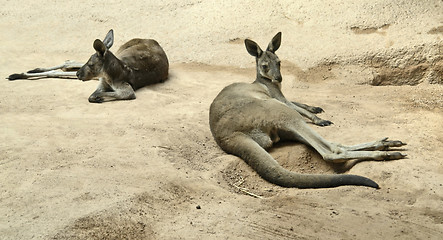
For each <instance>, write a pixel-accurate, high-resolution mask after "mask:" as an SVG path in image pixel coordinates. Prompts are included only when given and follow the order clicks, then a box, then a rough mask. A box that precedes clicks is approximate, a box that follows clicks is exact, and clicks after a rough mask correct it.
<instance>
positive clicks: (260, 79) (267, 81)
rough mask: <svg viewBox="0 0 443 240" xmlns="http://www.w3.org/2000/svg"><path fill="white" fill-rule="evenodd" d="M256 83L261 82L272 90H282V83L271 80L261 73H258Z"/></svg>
mask: <svg viewBox="0 0 443 240" xmlns="http://www.w3.org/2000/svg"><path fill="white" fill-rule="evenodd" d="M254 83H261V84H263V85H265V86H266V87H267V88H268V89H269V90H270V91H271V90H277V91H279V92H281V83H279V82H274V81H271V80H270V79H268V78H265V77H262V76H261V75H258V74H257V78H256V79H255V81H254Z"/></svg>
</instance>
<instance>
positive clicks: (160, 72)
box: [77, 29, 169, 103]
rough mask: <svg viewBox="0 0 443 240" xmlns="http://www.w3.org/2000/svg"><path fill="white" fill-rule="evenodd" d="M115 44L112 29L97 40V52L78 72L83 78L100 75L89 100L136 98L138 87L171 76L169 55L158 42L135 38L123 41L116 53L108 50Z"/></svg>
mask: <svg viewBox="0 0 443 240" xmlns="http://www.w3.org/2000/svg"><path fill="white" fill-rule="evenodd" d="M113 43H114V33H113V31H112V29H111V30H110V31H109V32H108V34H106V37H105V39H104V40H103V41H101V40H99V39H96V40H95V41H94V44H93V47H94V49H95V51H96V53H95V54H93V55H92V56H91V57H90V58H89V60H88V62H86V64H85V65H83V67H81V68H80V70H78V71H77V77H78V78H79V79H80V80H82V81H87V80H91V79H93V78H96V77H98V78H99V81H100V82H99V84H98V87H97V90H95V92H93V93H92V95H91V96H90V97H89V99H88V100H89V102H92V103H101V102H104V101H112V100H130V99H135V92H134V91H135V90H137V89H139V88H141V87H144V86H147V85H149V84H154V83H159V82H163V81H165V80H166V79H167V78H168V69H169V62H168V58H167V57H166V54H165V52H164V51H163V49H162V48H161V47H160V45H159V44H158V42H157V41H155V40H152V39H139V38H134V39H132V40H130V41H129V42H127V43H125V44H123V46H121V47H120V48H119V50H118V51H117V53H116V54H115V55H114V54H113V53H112V52H111V51H109V48H111V47H112V44H113Z"/></svg>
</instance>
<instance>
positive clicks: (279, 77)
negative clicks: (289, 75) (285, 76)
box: [274, 75, 282, 83]
mask: <svg viewBox="0 0 443 240" xmlns="http://www.w3.org/2000/svg"><path fill="white" fill-rule="evenodd" d="M274 81H276V82H279V83H280V82H281V81H282V77H281V75H278V76H275V77H274Z"/></svg>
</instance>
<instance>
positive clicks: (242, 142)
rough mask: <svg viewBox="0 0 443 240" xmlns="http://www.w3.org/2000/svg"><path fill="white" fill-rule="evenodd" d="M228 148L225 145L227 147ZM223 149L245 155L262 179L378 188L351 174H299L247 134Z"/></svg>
mask: <svg viewBox="0 0 443 240" xmlns="http://www.w3.org/2000/svg"><path fill="white" fill-rule="evenodd" d="M225 148H226V149H225ZM225 148H224V150H225V151H226V152H228V153H231V154H234V155H236V156H238V157H240V158H242V159H243V160H244V161H245V162H246V163H248V164H249V166H251V167H252V168H253V169H254V170H255V171H256V172H257V173H258V174H259V175H260V176H261V177H262V178H263V179H265V180H266V181H268V182H271V183H273V184H276V185H279V186H282V187H295V188H331V187H338V186H343V185H357V186H367V187H372V188H379V186H378V184H377V183H376V182H374V181H372V180H371V179H369V178H365V177H362V176H357V175H349V174H327V175H323V174H299V173H294V172H291V171H288V170H286V169H284V168H283V167H282V166H280V164H279V163H278V162H277V161H276V160H275V159H274V158H273V157H272V156H271V155H270V154H269V153H268V152H267V151H266V150H265V149H263V148H262V147H261V146H260V145H258V144H257V143H256V142H255V141H254V140H253V139H251V138H249V137H248V136H246V135H239V136H236V137H235V139H231V141H230V144H229V145H225Z"/></svg>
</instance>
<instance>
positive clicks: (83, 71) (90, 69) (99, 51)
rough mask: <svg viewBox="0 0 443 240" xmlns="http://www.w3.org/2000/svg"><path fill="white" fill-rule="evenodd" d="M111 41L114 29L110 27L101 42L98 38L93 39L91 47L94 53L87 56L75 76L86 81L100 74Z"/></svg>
mask: <svg viewBox="0 0 443 240" xmlns="http://www.w3.org/2000/svg"><path fill="white" fill-rule="evenodd" d="M113 43H114V31H113V30H112V29H111V30H109V32H108V34H106V37H105V39H104V40H103V42H102V41H101V40H100V39H96V40H95V41H94V44H93V47H94V49H95V51H96V53H94V54H93V55H92V56H91V57H90V58H89V60H88V62H86V64H85V65H83V66H82V67H81V68H80V69H79V70H78V71H77V77H78V78H79V79H80V80H83V81H87V80H91V79H93V78H95V77H99V76H100V74H101V73H102V72H103V65H104V63H105V58H106V55H107V53H108V50H109V48H111V47H112V44H113Z"/></svg>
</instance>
